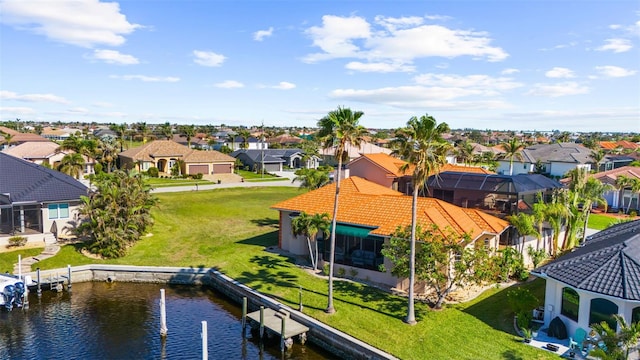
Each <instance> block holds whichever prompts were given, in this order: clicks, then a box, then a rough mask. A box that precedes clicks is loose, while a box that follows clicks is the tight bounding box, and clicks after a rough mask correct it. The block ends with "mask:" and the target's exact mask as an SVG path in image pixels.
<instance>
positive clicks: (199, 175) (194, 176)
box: [193, 173, 204, 180]
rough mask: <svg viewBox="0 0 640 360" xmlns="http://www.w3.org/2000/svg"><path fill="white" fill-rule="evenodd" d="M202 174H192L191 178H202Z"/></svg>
mask: <svg viewBox="0 0 640 360" xmlns="http://www.w3.org/2000/svg"><path fill="white" fill-rule="evenodd" d="M203 176H204V175H202V173H197V174H195V175H193V178H194V179H196V180H202V177H203Z"/></svg>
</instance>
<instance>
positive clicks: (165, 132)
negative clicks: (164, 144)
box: [160, 122, 173, 140]
mask: <svg viewBox="0 0 640 360" xmlns="http://www.w3.org/2000/svg"><path fill="white" fill-rule="evenodd" d="M160 132H161V133H162V136H164V137H165V138H166V139H167V140H171V139H172V138H173V127H172V126H171V124H170V123H168V122H166V123H164V124H162V125H160Z"/></svg>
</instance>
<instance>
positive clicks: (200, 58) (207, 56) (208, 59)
mask: <svg viewBox="0 0 640 360" xmlns="http://www.w3.org/2000/svg"><path fill="white" fill-rule="evenodd" d="M193 56H195V59H194V60H193V61H194V62H195V63H196V64H200V65H202V66H221V65H222V63H223V62H224V61H225V59H226V57H225V56H224V55H220V54H216V53H214V52H212V51H201V50H193Z"/></svg>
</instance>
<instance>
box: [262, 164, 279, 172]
mask: <svg viewBox="0 0 640 360" xmlns="http://www.w3.org/2000/svg"><path fill="white" fill-rule="evenodd" d="M264 169H265V170H267V171H280V164H264Z"/></svg>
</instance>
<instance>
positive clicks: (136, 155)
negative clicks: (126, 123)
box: [120, 140, 235, 163]
mask: <svg viewBox="0 0 640 360" xmlns="http://www.w3.org/2000/svg"><path fill="white" fill-rule="evenodd" d="M120 156H123V157H128V158H131V159H133V160H135V161H153V159H154V158H156V157H169V156H175V157H179V158H181V159H182V160H184V162H186V163H190V162H235V159H234V158H232V157H231V156H229V155H226V154H223V153H221V152H219V151H215V150H210V151H202V150H195V149H190V148H189V147H188V146H184V145H181V144H178V143H177V142H175V141H172V140H155V141H151V142H148V143H146V144H144V145H142V146H139V147H137V148H133V149H129V150H126V151H123V152H121V153H120Z"/></svg>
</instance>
